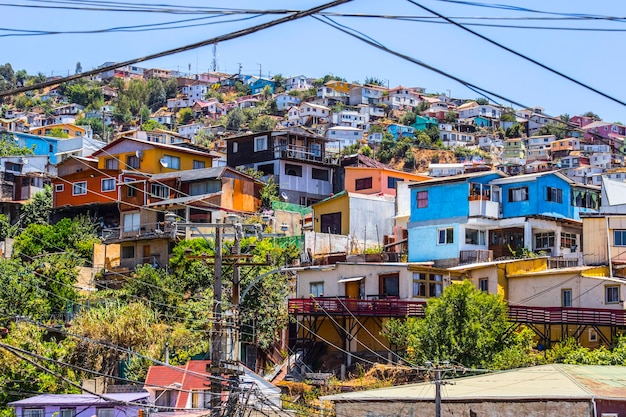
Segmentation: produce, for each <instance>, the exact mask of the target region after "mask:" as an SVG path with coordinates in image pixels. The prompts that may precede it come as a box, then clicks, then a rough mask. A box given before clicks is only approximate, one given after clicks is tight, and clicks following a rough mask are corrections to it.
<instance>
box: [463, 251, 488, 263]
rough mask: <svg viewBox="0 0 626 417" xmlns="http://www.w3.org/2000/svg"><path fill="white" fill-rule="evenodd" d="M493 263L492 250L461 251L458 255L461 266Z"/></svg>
mask: <svg viewBox="0 0 626 417" xmlns="http://www.w3.org/2000/svg"><path fill="white" fill-rule="evenodd" d="M491 261H493V251H492V250H462V251H461V252H460V254H459V262H460V263H461V264H473V263H479V262H491Z"/></svg>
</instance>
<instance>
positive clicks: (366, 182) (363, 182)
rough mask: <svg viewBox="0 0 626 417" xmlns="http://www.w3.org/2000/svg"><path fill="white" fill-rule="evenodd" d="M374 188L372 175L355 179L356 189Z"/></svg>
mask: <svg viewBox="0 0 626 417" xmlns="http://www.w3.org/2000/svg"><path fill="white" fill-rule="evenodd" d="M370 188H372V177H367V178H358V179H356V180H355V181H354V189H355V190H367V189H370Z"/></svg>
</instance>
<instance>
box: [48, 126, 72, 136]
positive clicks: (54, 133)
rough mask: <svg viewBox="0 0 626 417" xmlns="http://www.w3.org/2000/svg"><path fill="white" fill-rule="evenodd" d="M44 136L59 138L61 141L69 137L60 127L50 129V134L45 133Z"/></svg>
mask: <svg viewBox="0 0 626 417" xmlns="http://www.w3.org/2000/svg"><path fill="white" fill-rule="evenodd" d="M46 136H51V137H53V138H61V139H67V138H69V137H70V135H68V134H67V133H65V132H64V131H63V129H61V128H60V127H54V128H52V129H50V133H47V134H46Z"/></svg>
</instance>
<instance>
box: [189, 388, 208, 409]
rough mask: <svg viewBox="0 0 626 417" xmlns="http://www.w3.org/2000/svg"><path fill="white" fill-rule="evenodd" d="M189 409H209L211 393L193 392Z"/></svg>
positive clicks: (206, 391) (204, 391) (205, 391)
mask: <svg viewBox="0 0 626 417" xmlns="http://www.w3.org/2000/svg"><path fill="white" fill-rule="evenodd" d="M191 408H211V393H210V392H209V391H208V390H193V391H192V392H191Z"/></svg>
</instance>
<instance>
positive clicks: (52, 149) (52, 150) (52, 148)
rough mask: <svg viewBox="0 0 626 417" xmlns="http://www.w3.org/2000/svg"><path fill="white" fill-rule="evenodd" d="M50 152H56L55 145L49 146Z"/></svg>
mask: <svg viewBox="0 0 626 417" xmlns="http://www.w3.org/2000/svg"><path fill="white" fill-rule="evenodd" d="M48 152H54V145H52V144H50V145H49V146H48Z"/></svg>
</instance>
